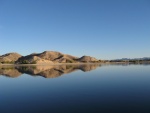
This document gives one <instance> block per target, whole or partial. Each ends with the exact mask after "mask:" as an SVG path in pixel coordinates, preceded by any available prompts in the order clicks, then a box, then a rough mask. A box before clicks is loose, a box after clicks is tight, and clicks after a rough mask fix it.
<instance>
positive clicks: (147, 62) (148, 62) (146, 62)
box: [0, 61, 150, 66]
mask: <svg viewBox="0 0 150 113" xmlns="http://www.w3.org/2000/svg"><path fill="white" fill-rule="evenodd" d="M92 64H101V65H104V64H150V61H145V62H139V63H133V62H99V63H52V64H46V63H45V64H0V66H47V65H92Z"/></svg>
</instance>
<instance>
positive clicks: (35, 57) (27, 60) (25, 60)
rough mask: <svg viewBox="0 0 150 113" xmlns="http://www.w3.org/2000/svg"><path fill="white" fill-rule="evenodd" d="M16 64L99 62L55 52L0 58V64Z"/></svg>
mask: <svg viewBox="0 0 150 113" xmlns="http://www.w3.org/2000/svg"><path fill="white" fill-rule="evenodd" d="M14 62H15V63H16V64H53V63H80V62H82V63H94V62H99V60H97V59H96V58H94V57H90V56H83V57H81V58H78V57H75V56H71V55H68V54H63V53H60V52H56V51H44V52H42V53H32V54H30V55H27V56H21V55H19V54H18V53H8V54H5V55H2V56H0V63H14Z"/></svg>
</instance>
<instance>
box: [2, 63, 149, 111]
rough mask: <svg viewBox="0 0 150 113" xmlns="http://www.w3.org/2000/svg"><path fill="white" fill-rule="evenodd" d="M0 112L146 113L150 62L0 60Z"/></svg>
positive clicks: (147, 108) (147, 109)
mask: <svg viewBox="0 0 150 113" xmlns="http://www.w3.org/2000/svg"><path fill="white" fill-rule="evenodd" d="M0 112H1V113H150V65H148V64H141V65H133V64H132V65H126V64H118V65H109V64H108V65H106V64H103V65H101V64H88V65H49V66H48V65H47V66H42V65H41V66H40V65H39V66H0Z"/></svg>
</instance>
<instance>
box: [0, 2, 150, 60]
mask: <svg viewBox="0 0 150 113" xmlns="http://www.w3.org/2000/svg"><path fill="white" fill-rule="evenodd" d="M45 50H53V51H59V52H62V53H66V54H71V55H75V56H79V57H80V56H82V55H90V56H94V57H96V58H99V59H115V58H126V57H127V58H134V57H136V58H137V57H150V0H0V54H1V55H2V54H5V53H7V52H18V53H20V54H22V55H27V54H30V53H33V52H43V51H45Z"/></svg>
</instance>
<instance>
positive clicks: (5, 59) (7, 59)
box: [0, 53, 21, 63]
mask: <svg viewBox="0 0 150 113" xmlns="http://www.w3.org/2000/svg"><path fill="white" fill-rule="evenodd" d="M20 57H21V55H20V54H18V53H7V54H4V55H2V56H0V63H14V62H15V61H17V60H18V59H19V58H20Z"/></svg>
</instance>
